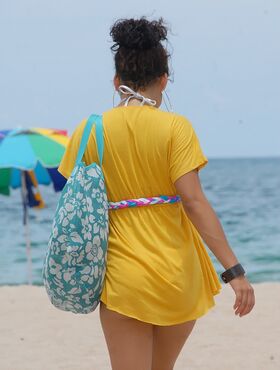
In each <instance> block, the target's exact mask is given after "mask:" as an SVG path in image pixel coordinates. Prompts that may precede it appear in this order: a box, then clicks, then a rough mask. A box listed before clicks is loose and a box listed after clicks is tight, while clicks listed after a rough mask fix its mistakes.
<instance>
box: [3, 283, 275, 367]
mask: <svg viewBox="0 0 280 370" xmlns="http://www.w3.org/2000/svg"><path fill="white" fill-rule="evenodd" d="M252 285H253V287H254V289H255V297H256V305H255V307H254V309H253V311H252V312H251V313H250V314H248V315H246V316H244V317H241V318H240V317H239V316H235V315H234V310H233V308H232V306H233V304H234V298H235V295H234V292H233V290H232V289H231V287H230V286H229V285H223V289H222V291H221V293H220V294H218V295H217V296H215V301H216V306H214V307H213V308H212V309H210V310H209V311H208V313H207V314H206V315H204V316H202V317H201V318H200V319H198V320H197V322H196V325H195V327H194V329H193V332H192V334H191V336H190V337H189V339H188V341H187V343H186V344H185V347H184V349H183V351H182V352H181V354H180V357H179V359H178V361H177V364H176V366H175V369H176V370H181V369H189V370H196V369H200V370H245V369H246V370H251V369H252V370H274V369H277V370H279V369H280V283H278V282H277V283H259V284H252ZM0 300H1V305H0V369H1V370H62V369H63V370H64V369H65V370H66V369H67V370H109V369H110V362H109V357H108V353H107V348H106V344H105V340H104V338H103V333H102V330H101V327H100V323H99V315H98V310H96V311H95V312H93V313H91V314H89V315H75V314H72V313H70V312H64V311H60V310H58V309H57V308H55V307H54V306H52V305H51V303H50V302H49V300H48V297H47V295H46V292H45V289H44V287H38V286H26V285H21V286H15V287H13V286H2V287H0ZM131 370H133V369H131Z"/></svg>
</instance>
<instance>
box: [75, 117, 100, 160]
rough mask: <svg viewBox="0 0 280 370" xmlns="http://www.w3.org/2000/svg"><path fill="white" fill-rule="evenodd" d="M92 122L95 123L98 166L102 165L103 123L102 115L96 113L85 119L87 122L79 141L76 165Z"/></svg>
mask: <svg viewBox="0 0 280 370" xmlns="http://www.w3.org/2000/svg"><path fill="white" fill-rule="evenodd" d="M93 124H95V138H96V143H97V151H98V158H99V164H100V167H101V166H102V161H103V152H104V138H103V123H102V116H100V115H98V114H92V115H90V116H89V118H88V120H87V123H86V125H85V128H84V132H83V136H82V140H81V143H80V147H79V151H78V155H77V159H76V165H77V164H78V163H80V162H81V161H82V158H83V155H84V153H85V150H86V147H87V143H88V139H89V135H90V132H91V128H92V125H93Z"/></svg>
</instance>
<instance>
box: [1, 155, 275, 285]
mask: <svg viewBox="0 0 280 370" xmlns="http://www.w3.org/2000/svg"><path fill="white" fill-rule="evenodd" d="M208 159H209V163H208V164H207V165H206V167H204V168H203V169H202V170H201V171H200V179H201V183H202V186H203V189H204V192H205V194H206V196H207V198H208V200H209V201H210V203H211V205H212V207H213V208H214V210H215V211H216V213H217V215H218V217H219V219H220V221H221V223H222V226H223V228H224V231H225V233H226V236H227V239H228V241H229V244H230V246H231V248H232V249H233V251H234V253H235V254H236V255H237V258H238V259H239V261H240V262H241V263H242V265H243V266H244V268H245V270H246V276H247V277H248V279H249V280H250V282H252V283H257V282H264V281H280V158H244V159H243V158H242V159H239V158H238V159H236V158H232V159H214V158H208ZM40 190H41V194H42V196H43V199H44V201H45V202H46V204H47V207H46V208H45V209H42V210H36V209H31V210H30V211H29V219H30V235H31V243H32V244H31V246H32V247H31V249H32V275H33V284H35V285H42V278H41V272H42V264H43V260H44V256H45V252H46V248H47V242H48V237H49V234H50V228H51V223H52V217H53V215H54V211H55V207H56V203H57V201H58V198H59V195H60V194H59V193H55V192H54V191H53V189H52V187H51V186H49V187H47V186H40ZM22 218H23V215H22V204H21V195H20V190H19V189H17V190H13V191H12V194H11V196H9V197H6V196H3V195H0V220H1V223H0V235H1V237H0V285H6V284H9V285H18V284H27V281H28V280H27V259H26V251H25V248H26V247H25V234H24V227H23V222H22ZM206 250H207V252H208V253H209V255H210V257H211V259H212V261H213V263H214V266H215V268H216V271H217V273H218V274H220V273H221V272H223V271H224V268H223V266H222V265H221V264H220V263H219V262H218V260H217V259H216V258H215V256H214V255H213V253H212V252H211V251H210V250H209V248H208V247H207V246H206ZM221 282H222V280H221Z"/></svg>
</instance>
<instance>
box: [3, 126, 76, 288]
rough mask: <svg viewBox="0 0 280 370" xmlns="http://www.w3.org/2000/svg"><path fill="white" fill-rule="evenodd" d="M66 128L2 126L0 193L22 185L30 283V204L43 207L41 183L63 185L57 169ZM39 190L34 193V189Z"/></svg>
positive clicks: (4, 193) (60, 188)
mask: <svg viewBox="0 0 280 370" xmlns="http://www.w3.org/2000/svg"><path fill="white" fill-rule="evenodd" d="M68 141H69V137H68V136H67V131H65V130H58V129H47V128H29V129H24V128H17V129H14V130H0V194H3V195H9V194H10V189H11V188H12V189H16V188H19V187H21V190H22V191H21V194H22V202H23V210H24V212H23V213H24V217H23V223H24V225H25V232H26V251H27V258H28V271H29V284H31V283H32V277H31V272H32V266H31V247H30V238H29V225H28V206H30V207H38V208H42V207H43V206H44V202H43V200H42V198H41V196H40V193H39V190H38V184H44V185H50V184H52V185H53V187H54V191H60V190H62V189H63V187H64V185H65V182H66V179H65V178H64V177H63V176H62V175H61V174H60V173H59V172H58V171H57V167H58V166H59V163H60V161H61V159H62V156H63V154H64V151H65V146H66V145H67V143H68ZM34 188H35V189H36V190H37V193H36V194H35V195H34V194H33V189H34Z"/></svg>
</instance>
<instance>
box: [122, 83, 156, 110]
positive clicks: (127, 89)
mask: <svg viewBox="0 0 280 370" xmlns="http://www.w3.org/2000/svg"><path fill="white" fill-rule="evenodd" d="M118 90H119V92H121V93H123V94H124V95H130V96H128V97H126V98H124V99H122V100H121V103H122V102H124V101H125V106H127V104H128V102H129V100H130V99H132V98H136V99H140V100H141V101H142V102H141V105H144V104H145V103H147V104H149V105H153V106H154V105H156V103H157V102H156V100H153V99H149V98H146V97H145V96H143V95H141V94H139V93H138V92H136V91H134V90H132V89H131V88H130V87H128V86H126V85H120V86H119V88H118Z"/></svg>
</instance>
